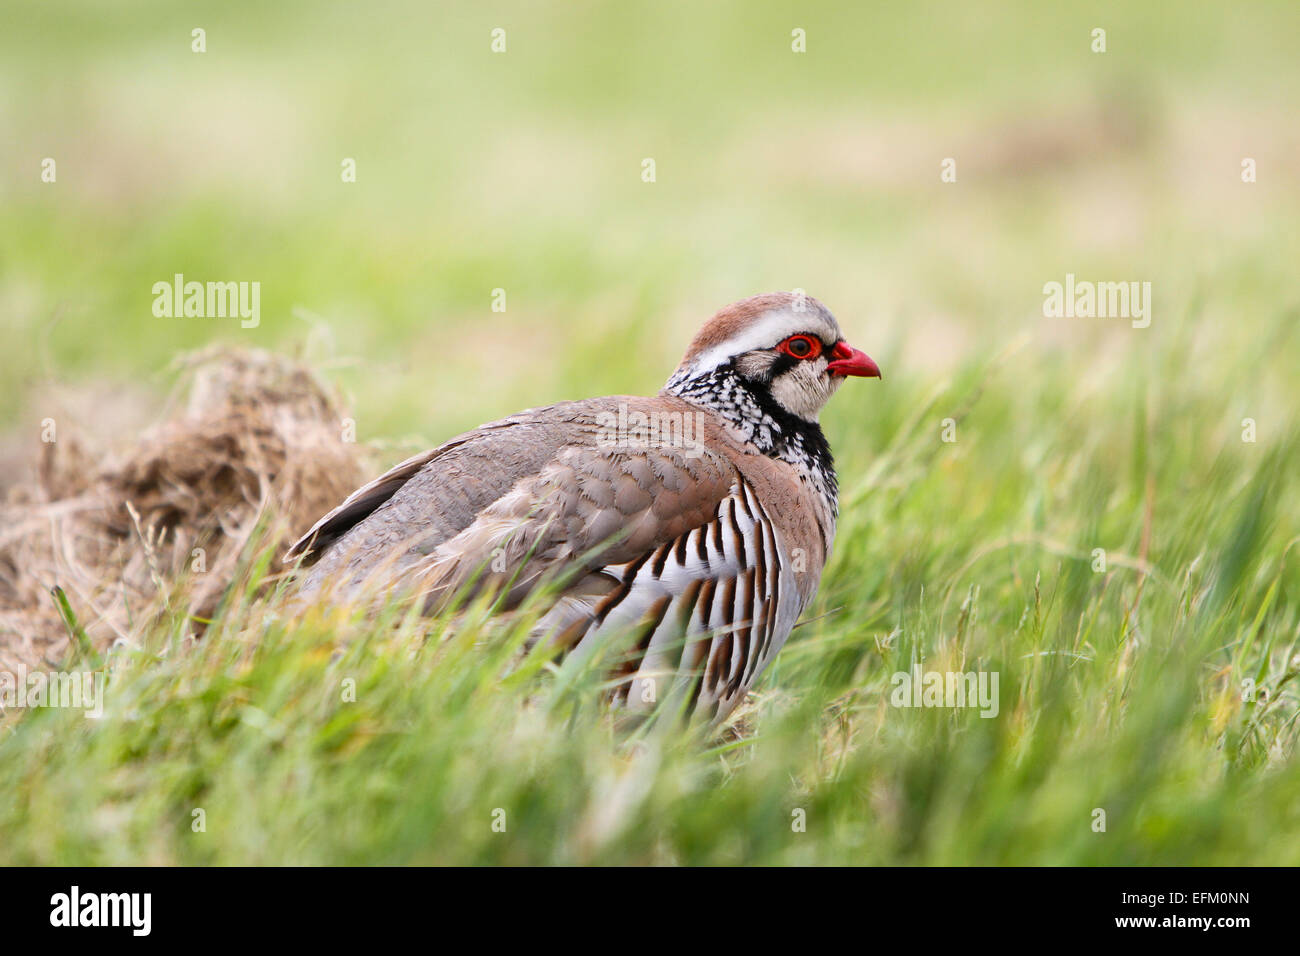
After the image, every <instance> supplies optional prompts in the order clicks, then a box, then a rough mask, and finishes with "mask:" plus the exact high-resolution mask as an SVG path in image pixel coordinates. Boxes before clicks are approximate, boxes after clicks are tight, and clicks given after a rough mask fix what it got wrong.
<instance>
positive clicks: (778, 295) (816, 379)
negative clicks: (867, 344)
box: [667, 292, 880, 422]
mask: <svg viewBox="0 0 1300 956" xmlns="http://www.w3.org/2000/svg"><path fill="white" fill-rule="evenodd" d="M849 376H860V377H874V378H879V377H880V369H879V367H878V366H877V365H876V363H875V362H873V361H872V360H871V359H870V358H868V356H867V354H866V353H865V352H862V351H861V350H859V349H855V348H854V347H853V346H851V345H849V344H848V342H846V341H845V340H844V335H843V333H842V332H841V331H840V327H839V323H838V322H836V321H835V316H833V315H832V314H831V312H830V310H829V309H827V308H826V306H824V305H822V303H820V302H818V301H817V300H816V299H814V298H812V297H811V296H806V295H803V294H802V293H793V292H773V293H769V294H767V295H757V296H754V297H753V298H749V299H744V300H742V301H740V302H736V303H733V304H731V305H729V306H726V307H725V308H723V309H721V310H719V311H718V312H717V314H716V315H714V316H713V318H711V319H709V321H708V322H706V323H705V324H704V326H703V328H701V329H700V331H699V332H698V333H697V334H696V336H695V338H694V339H693V340H692V341H691V344H690V347H689V348H687V350H686V355H685V357H684V358H683V359H682V362H681V364H680V365H679V366H678V367H677V370H676V371H675V372H674V373H673V375H672V377H671V378H670V379H669V380H668V386H667V391H669V392H673V393H675V394H679V395H682V397H685V398H688V399H691V400H694V401H700V400H702V399H703V400H706V401H705V403H706V404H710V405H713V406H714V407H717V403H722V404H723V405H724V406H725V405H726V404H727V403H728V402H729V401H730V399H731V396H730V395H729V392H730V391H731V389H732V388H733V387H734V386H733V384H732V383H733V382H734V383H735V384H738V385H739V386H740V387H742V388H744V389H746V390H748V391H749V392H750V393H751V394H752V395H753V396H754V397H755V399H756V400H757V401H758V404H759V405H760V406H767V405H768V404H769V402H770V403H774V404H775V406H776V407H777V408H779V409H780V410H782V411H784V412H785V413H787V414H789V415H793V416H794V417H796V418H798V419H801V420H803V421H805V422H815V421H817V416H818V414H819V413H820V412H821V410H822V408H823V407H824V406H825V405H826V403H827V402H828V401H829V400H830V397H831V396H832V395H834V394H835V392H836V390H838V389H839V387H840V385H842V384H843V383H844V380H845V379H846V378H848V377H849ZM710 397H711V398H712V399H714V400H711V401H710V400H707V399H709V398H710Z"/></svg>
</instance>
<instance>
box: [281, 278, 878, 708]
mask: <svg viewBox="0 0 1300 956" xmlns="http://www.w3.org/2000/svg"><path fill="white" fill-rule="evenodd" d="M847 376H874V377H877V378H878V377H879V376H880V370H879V368H878V367H877V366H876V364H875V362H873V361H872V360H871V359H870V358H868V357H867V355H866V354H864V353H863V352H861V351H859V350H858V349H855V348H852V347H851V346H850V345H849V344H848V343H847V342H845V341H844V337H843V335H842V334H841V332H840V328H839V325H838V323H837V322H836V321H835V317H834V316H833V315H831V313H830V311H829V310H828V309H827V308H826V307H825V306H824V305H822V304H821V303H820V302H818V301H817V300H816V299H813V298H811V297H808V296H805V295H803V294H802V293H799V294H795V293H784V292H778V293H771V294H768V295H759V296H754V297H753V298H749V299H745V300H743V301H741V302H737V303H735V304H733V305H729V306H727V307H726V308H723V309H722V310H721V311H719V312H718V313H717V314H716V315H714V316H713V318H711V319H709V321H708V322H706V323H705V324H704V326H703V328H701V329H700V331H699V332H698V333H697V334H696V336H695V338H694V339H693V340H692V342H691V343H690V346H689V348H688V349H687V350H686V355H685V357H684V358H683V359H682V362H681V364H680V365H679V366H678V367H677V370H676V371H675V372H673V374H672V376H671V377H670V378H669V379H668V383H667V384H666V385H665V386H664V388H663V390H662V391H660V393H659V394H658V395H657V396H655V397H653V398H645V397H636V396H626V395H616V396H611V397H608V398H597V399H587V400H584V401H577V402H561V403H559V404H556V405H550V406H547V407H545V408H536V409H532V410H529V411H525V412H520V413H519V414H517V415H512V416H511V417H509V418H504V419H501V420H500V421H496V422H492V423H490V424H487V425H483V426H481V427H479V428H477V429H475V430H473V431H471V432H467V433H465V434H463V435H460V436H459V437H457V438H453V439H452V440H451V441H449V442H447V443H445V444H443V445H440V446H439V447H437V448H435V449H433V450H432V451H428V452H425V453H424V454H421V455H417V456H415V457H414V458H410V459H408V460H407V461H404V462H402V463H401V464H400V465H398V466H397V467H395V468H393V469H392V470H391V471H389V472H388V473H387V474H384V475H382V476H380V477H379V478H377V479H375V480H374V481H372V482H370V483H369V484H368V485H365V486H364V487H362V488H359V489H358V490H357V491H355V492H353V493H352V494H351V495H349V496H348V498H347V499H346V500H345V501H343V503H342V504H340V505H339V506H338V507H337V508H335V509H334V510H333V511H331V512H330V513H329V514H327V515H325V516H324V517H323V518H321V519H320V520H319V521H318V522H316V524H315V525H314V526H313V527H312V528H311V530H309V531H308V532H307V533H306V534H305V535H304V536H303V537H302V538H301V539H300V540H299V541H298V542H297V543H296V544H294V545H293V547H291V548H290V549H289V551H288V553H287V555H286V557H285V560H286V561H288V562H296V563H298V564H299V565H300V567H301V568H302V569H303V571H302V572H301V574H302V580H301V589H300V594H301V595H302V596H303V597H304V599H310V600H313V601H320V600H329V601H339V600H355V599H356V598H357V597H358V595H360V594H361V593H362V592H363V591H364V590H365V589H367V588H373V589H378V590H379V591H381V592H383V593H385V594H391V595H398V596H403V595H405V596H408V597H409V598H410V599H413V600H420V601H422V602H423V608H424V609H425V610H427V611H430V612H432V611H434V610H436V609H438V608H440V607H443V606H445V605H446V604H447V603H448V602H449V601H450V600H451V599H452V597H453V596H455V597H456V598H457V599H462V598H468V597H471V596H473V595H476V594H480V593H482V592H483V590H484V589H485V588H487V589H492V591H493V593H495V594H496V595H497V597H498V600H499V602H500V603H499V605H498V606H499V607H501V608H503V609H510V608H514V607H517V606H518V605H519V603H520V602H521V601H523V599H524V598H525V597H526V596H527V595H528V594H529V593H530V592H532V591H533V590H534V589H535V588H537V587H539V586H540V585H542V584H543V583H546V582H549V585H548V587H549V590H548V591H547V592H545V593H548V594H551V595H553V598H552V601H553V603H552V604H551V605H550V606H549V609H548V610H546V612H545V614H544V616H543V618H542V620H541V624H540V625H539V630H540V631H541V632H544V633H545V634H547V635H549V639H551V640H554V641H556V642H558V644H559V645H560V647H561V648H562V650H563V651H564V652H567V653H574V654H591V653H593V652H595V651H596V650H597V649H599V648H601V647H602V646H603V645H608V642H610V641H614V640H618V641H622V642H624V644H623V649H624V651H625V653H623V654H622V658H621V663H620V665H619V666H618V671H617V675H616V676H617V678H618V680H617V681H616V690H615V692H614V694H615V699H616V701H617V702H618V703H619V704H620V705H622V706H626V707H628V708H630V709H633V710H645V709H648V707H649V706H650V705H651V704H652V703H654V702H656V701H657V700H658V699H659V698H660V697H661V696H662V692H664V691H668V690H670V689H672V688H676V689H677V690H678V691H679V692H680V693H683V694H686V695H688V696H687V698H686V699H685V705H686V706H687V707H689V708H692V709H693V710H694V712H695V713H697V714H702V715H704V716H705V717H706V718H710V719H713V720H721V719H723V718H725V717H726V716H727V714H728V713H730V711H731V710H732V709H733V708H734V707H735V706H736V704H737V703H738V702H739V701H741V700H742V699H744V696H745V694H746V693H747V692H748V690H749V688H750V687H751V686H752V685H753V684H754V682H755V680H756V679H757V678H758V676H759V675H760V674H761V673H762V672H763V669H764V668H765V667H766V666H767V665H768V664H769V663H770V662H771V661H772V659H773V658H774V657H775V656H776V654H777V652H778V651H779V650H780V649H781V646H782V645H783V644H784V643H785V641H786V638H787V637H789V635H790V631H791V629H792V628H793V627H794V626H795V622H796V621H797V620H798V618H799V615H800V614H801V613H802V612H803V610H804V609H805V608H806V607H807V606H808V604H809V603H810V602H811V601H812V599H813V596H814V594H815V593H816V591H817V586H818V582H819V580H820V578H821V572H822V568H823V567H824V565H825V563H826V559H827V557H828V555H829V554H830V551H831V544H832V542H833V540H834V537H835V522H836V517H837V514H838V503H837V484H836V476H835V469H834V465H833V462H832V459H831V451H830V446H829V445H828V443H827V441H826V438H825V436H824V435H823V433H822V430H821V427H820V425H819V424H818V413H819V412H820V411H821V409H822V407H823V406H824V405H825V404H826V402H827V401H828V400H829V399H830V397H831V396H832V395H833V394H834V393H835V391H836V390H837V389H838V388H839V386H840V385H841V384H842V383H843V381H844V379H845V378H846V377H847Z"/></svg>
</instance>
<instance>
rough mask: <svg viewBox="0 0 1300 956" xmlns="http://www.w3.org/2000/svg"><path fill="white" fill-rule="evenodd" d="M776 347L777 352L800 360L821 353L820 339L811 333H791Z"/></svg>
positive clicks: (814, 356)
mask: <svg viewBox="0 0 1300 956" xmlns="http://www.w3.org/2000/svg"><path fill="white" fill-rule="evenodd" d="M776 348H777V351H778V352H784V353H785V354H786V355H788V356H790V357H791V358H796V359H799V360H800V361H804V360H807V359H815V358H817V356H819V355H821V354H822V343H821V339H818V338H815V337H814V336H811V335H792V336H790V337H789V338H788V339H786V340H785V341H784V342H782V343H781V344H780V345H778V346H777V347H776Z"/></svg>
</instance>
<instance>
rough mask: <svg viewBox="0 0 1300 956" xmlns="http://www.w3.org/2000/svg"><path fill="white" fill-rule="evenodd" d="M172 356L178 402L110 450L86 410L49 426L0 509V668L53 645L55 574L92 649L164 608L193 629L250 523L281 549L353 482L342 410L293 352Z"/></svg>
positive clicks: (61, 650)
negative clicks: (75, 422)
mask: <svg viewBox="0 0 1300 956" xmlns="http://www.w3.org/2000/svg"><path fill="white" fill-rule="evenodd" d="M179 365H180V367H181V368H182V369H183V373H184V374H183V376H182V381H181V385H180V387H179V388H178V395H179V394H182V393H185V394H187V395H188V398H187V399H186V401H185V402H184V407H183V408H182V409H179V410H178V411H176V412H175V413H174V414H172V415H170V416H169V417H167V418H166V419H165V420H164V421H163V422H162V423H161V424H159V425H157V426H156V427H154V428H152V429H150V430H149V431H148V432H146V433H145V434H144V435H143V436H141V437H140V439H139V440H138V442H136V443H135V444H134V445H132V446H131V447H128V448H126V449H118V450H116V451H115V450H113V449H109V448H100V447H95V445H96V444H97V443H96V441H95V438H96V437H97V436H96V430H95V428H94V423H86V425H87V426H88V427H85V428H83V429H82V430H81V433H80V434H77V435H65V434H63V433H60V434H59V436H58V440H57V441H56V442H53V443H50V444H46V445H43V446H42V457H41V459H40V461H39V463H38V467H37V469H36V474H35V477H34V478H33V479H32V480H31V481H29V482H25V483H22V484H20V485H19V486H17V487H15V488H13V489H11V491H10V494H9V496H8V498H9V500H8V501H7V502H6V503H5V504H4V505H3V506H0V669H10V670H12V669H13V667H14V665H16V664H23V665H25V666H27V667H29V668H35V667H53V666H57V665H58V664H59V663H60V662H61V661H63V660H64V659H65V658H66V656H67V653H68V642H69V636H68V630H67V628H66V626H65V624H64V622H63V620H62V618H61V616H60V614H59V611H58V609H57V606H56V603H55V601H54V599H53V597H52V595H51V588H53V587H54V586H55V585H58V586H61V587H62V588H63V589H64V591H65V592H66V593H67V595H68V599H69V602H70V604H71V606H72V609H73V610H74V611H75V613H76V614H77V616H78V618H79V621H80V623H81V625H82V626H83V627H84V628H85V630H86V632H87V635H88V636H89V637H90V639H91V642H92V643H93V644H94V645H95V646H96V647H97V648H99V649H101V650H102V649H104V648H105V647H107V646H108V645H110V644H112V643H113V642H114V641H119V640H120V641H125V642H127V643H135V640H136V637H137V636H138V634H139V633H140V632H141V630H142V629H143V625H146V624H147V623H148V622H149V621H150V620H152V619H153V618H154V617H155V615H157V613H158V612H159V611H161V610H162V609H163V608H164V607H166V606H169V605H170V606H172V607H182V608H185V607H187V608H188V611H189V613H190V615H192V616H193V617H194V618H195V619H197V620H196V622H195V625H194V628H195V630H196V631H198V630H200V629H201V627H202V623H201V622H202V619H204V618H207V617H209V616H211V614H212V613H213V611H214V610H215V609H216V607H217V604H218V602H219V601H220V598H221V596H222V594H223V593H224V591H225V589H226V587H227V585H228V584H229V583H230V581H231V579H232V576H233V572H234V570H235V567H236V564H237V562H238V560H239V556H240V554H241V553H242V552H243V551H244V549H245V547H246V545H248V543H249V540H250V538H251V537H252V535H253V534H254V532H255V531H257V529H258V528H259V526H264V527H265V536H264V538H263V537H261V536H259V542H260V541H263V540H264V541H265V543H266V544H267V546H270V547H273V548H274V549H276V552H277V553H280V552H282V550H283V549H284V548H285V547H287V545H288V543H289V539H290V538H291V536H292V535H293V534H294V533H295V532H299V533H300V532H301V531H302V530H303V529H305V528H307V527H308V526H309V525H310V524H311V523H312V522H313V521H314V520H315V519H316V518H318V517H319V516H320V515H321V514H323V513H324V512H325V511H327V510H329V509H330V508H331V507H333V506H334V505H335V504H337V503H338V502H339V501H340V500H341V499H342V498H343V497H344V496H345V495H346V494H347V493H348V492H350V491H351V490H352V489H353V488H355V487H356V486H357V485H358V484H360V482H361V479H362V477H363V471H362V462H361V460H360V455H359V453H358V450H357V446H356V445H354V444H351V443H349V442H345V441H344V440H343V421H344V416H345V412H344V411H343V410H342V408H341V406H340V404H339V401H338V400H337V398H336V397H335V396H334V395H333V394H332V393H331V392H330V390H329V389H327V388H326V387H325V386H324V385H323V384H322V383H321V382H320V381H319V380H317V378H316V377H315V376H314V375H313V374H312V373H311V371H310V370H309V369H307V368H306V367H304V366H303V365H301V364H299V363H298V362H296V361H293V360H291V359H288V358H285V357H282V356H277V355H272V354H270V353H268V352H263V351H243V350H240V351H234V350H225V349H222V350H208V351H205V352H201V353H197V354H195V355H192V356H188V357H186V358H184V359H183V360H182V361H181V362H180V363H179ZM169 404H171V405H173V406H174V405H175V404H176V402H175V401H173V402H171V403H169ZM65 431H66V430H65ZM88 436H95V437H88ZM99 441H100V442H102V439H99Z"/></svg>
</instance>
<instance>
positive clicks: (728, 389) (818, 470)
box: [664, 364, 839, 515]
mask: <svg viewBox="0 0 1300 956" xmlns="http://www.w3.org/2000/svg"><path fill="white" fill-rule="evenodd" d="M664 391H665V392H667V393H669V394H671V395H676V396H678V397H679V398H682V399H685V400H686V401H688V402H691V403H692V404H694V405H699V406H701V407H703V408H707V409H709V410H711V411H713V412H716V413H717V414H718V415H719V416H720V417H721V418H722V419H723V420H724V421H726V422H727V423H728V424H729V425H730V426H731V427H732V428H733V429H735V434H736V437H737V438H739V439H741V440H742V441H746V442H749V443H750V444H751V445H753V446H754V447H756V448H757V449H758V450H759V451H760V452H762V453H763V454H764V455H767V456H768V457H769V458H775V459H778V460H780V461H784V462H787V463H789V464H790V465H793V466H794V468H795V469H796V470H797V471H798V473H799V475H800V477H801V478H802V479H803V480H804V481H806V482H808V483H809V484H810V485H811V486H812V488H813V489H814V490H815V491H816V492H817V493H818V494H820V495H821V496H822V498H823V499H824V500H825V502H826V504H827V506H828V507H829V509H830V512H831V514H832V515H838V514H839V482H838V480H837V479H836V476H835V461H834V459H833V458H832V456H831V448H830V444H829V443H828V442H827V441H826V436H825V435H824V434H823V433H822V429H821V426H820V425H819V424H817V422H814V421H808V420H807V419H805V418H801V417H799V416H798V415H795V414H794V413H792V412H790V411H789V410H788V409H786V408H785V407H783V406H782V405H781V404H780V403H778V402H777V401H776V399H775V398H773V397H772V393H771V392H770V391H769V390H768V389H767V388H766V387H765V386H764V385H763V384H761V383H751V382H748V381H746V380H744V379H742V378H741V377H740V376H739V375H737V374H736V371H735V369H734V367H733V366H732V365H730V364H727V365H722V366H718V367H717V368H714V369H710V370H709V371H707V372H703V373H699V374H696V375H690V374H689V373H688V372H686V371H684V370H679V371H678V372H677V373H675V374H674V375H673V377H672V378H670V379H669V380H668V383H667V384H666V385H665V386H664Z"/></svg>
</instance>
